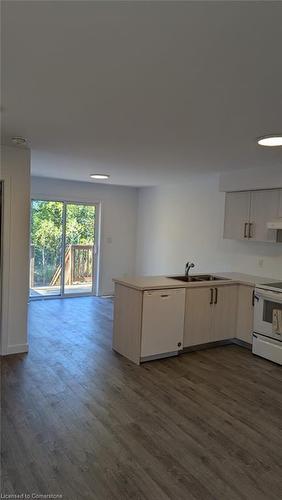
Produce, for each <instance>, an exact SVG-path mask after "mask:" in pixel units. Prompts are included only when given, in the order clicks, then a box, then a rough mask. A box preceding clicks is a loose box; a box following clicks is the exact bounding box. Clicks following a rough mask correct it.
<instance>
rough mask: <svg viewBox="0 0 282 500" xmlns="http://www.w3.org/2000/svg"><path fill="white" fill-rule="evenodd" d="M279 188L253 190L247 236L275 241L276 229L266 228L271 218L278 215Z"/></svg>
mask: <svg viewBox="0 0 282 500" xmlns="http://www.w3.org/2000/svg"><path fill="white" fill-rule="evenodd" d="M279 202H280V190H279V189H272V190H265V191H253V192H252V194H251V215H250V234H249V237H250V238H251V239H252V240H254V241H270V242H275V241H276V231H275V230H273V229H268V228H267V223H268V222H269V221H270V220H271V219H275V218H276V217H278V213H279Z"/></svg>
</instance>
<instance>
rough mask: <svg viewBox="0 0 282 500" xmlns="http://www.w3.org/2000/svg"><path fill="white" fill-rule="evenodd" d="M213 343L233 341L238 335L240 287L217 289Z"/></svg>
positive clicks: (214, 307) (232, 286) (219, 287)
mask: <svg viewBox="0 0 282 500" xmlns="http://www.w3.org/2000/svg"><path fill="white" fill-rule="evenodd" d="M215 290H216V295H215V300H214V306H213V322H212V329H211V331H212V334H211V341H213V342H215V341H217V340H225V339H232V338H234V337H235V335H236V319H237V301H238V286H237V285H231V286H229V285H228V286H218V287H215Z"/></svg>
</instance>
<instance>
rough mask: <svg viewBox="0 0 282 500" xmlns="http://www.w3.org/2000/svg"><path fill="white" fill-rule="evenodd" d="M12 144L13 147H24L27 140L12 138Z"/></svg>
mask: <svg viewBox="0 0 282 500" xmlns="http://www.w3.org/2000/svg"><path fill="white" fill-rule="evenodd" d="M12 142H13V144H15V146H26V144H27V140H26V139H25V138H24V137H12Z"/></svg>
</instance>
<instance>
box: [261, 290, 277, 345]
mask: <svg viewBox="0 0 282 500" xmlns="http://www.w3.org/2000/svg"><path fill="white" fill-rule="evenodd" d="M281 318H282V293H281V292H272V291H268V290H263V289H256V291H255V315H254V331H255V332H256V333H260V334H262V335H266V336H267V337H271V338H273V339H276V340H280V341H282V325H281Z"/></svg>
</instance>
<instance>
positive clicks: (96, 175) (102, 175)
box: [90, 174, 110, 181]
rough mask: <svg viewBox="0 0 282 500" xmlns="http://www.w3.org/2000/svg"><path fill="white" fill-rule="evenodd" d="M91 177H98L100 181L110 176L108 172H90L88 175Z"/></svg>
mask: <svg viewBox="0 0 282 500" xmlns="http://www.w3.org/2000/svg"><path fill="white" fill-rule="evenodd" d="M90 177H91V179H98V180H100V181H103V180H106V179H109V178H110V176H109V175H108V174H91V175H90Z"/></svg>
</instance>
